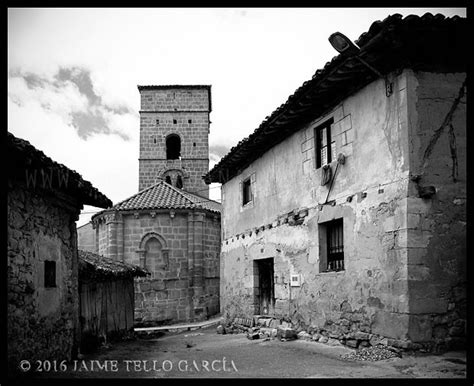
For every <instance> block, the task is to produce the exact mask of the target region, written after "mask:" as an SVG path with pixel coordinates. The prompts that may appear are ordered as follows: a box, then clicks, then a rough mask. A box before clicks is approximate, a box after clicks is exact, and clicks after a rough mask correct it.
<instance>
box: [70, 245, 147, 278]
mask: <svg viewBox="0 0 474 386" xmlns="http://www.w3.org/2000/svg"><path fill="white" fill-rule="evenodd" d="M78 255H79V279H80V280H81V281H82V280H92V279H98V278H113V277H134V276H146V275H147V274H148V272H147V270H145V269H143V268H141V267H139V266H137V265H132V264H127V263H124V262H123V261H118V260H113V259H110V258H107V257H104V256H101V255H98V254H96V253H92V252H88V251H83V250H78Z"/></svg>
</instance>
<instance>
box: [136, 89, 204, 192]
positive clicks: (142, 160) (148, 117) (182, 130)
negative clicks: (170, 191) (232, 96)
mask: <svg viewBox="0 0 474 386" xmlns="http://www.w3.org/2000/svg"><path fill="white" fill-rule="evenodd" d="M138 90H139V92H140V101H141V102H140V103H141V104H140V157H139V159H138V161H139V171H138V172H139V183H138V189H139V190H143V189H145V188H147V187H149V186H150V185H153V184H155V183H157V182H158V181H159V179H163V180H165V181H166V182H168V183H170V184H171V185H173V186H175V187H177V188H180V189H183V190H186V191H188V192H192V193H195V194H198V195H200V196H204V197H206V198H208V197H209V185H206V184H205V183H204V180H203V179H202V178H201V177H202V176H203V175H204V174H206V173H207V172H208V171H209V123H210V121H209V114H210V112H211V86H207V85H204V86H202V85H190V86H184V85H174V86H138Z"/></svg>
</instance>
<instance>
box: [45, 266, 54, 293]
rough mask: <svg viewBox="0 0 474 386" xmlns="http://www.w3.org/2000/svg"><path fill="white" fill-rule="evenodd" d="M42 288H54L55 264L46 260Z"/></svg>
mask: <svg viewBox="0 0 474 386" xmlns="http://www.w3.org/2000/svg"><path fill="white" fill-rule="evenodd" d="M44 287H45V288H51V287H56V262H55V261H49V260H46V261H45V262H44Z"/></svg>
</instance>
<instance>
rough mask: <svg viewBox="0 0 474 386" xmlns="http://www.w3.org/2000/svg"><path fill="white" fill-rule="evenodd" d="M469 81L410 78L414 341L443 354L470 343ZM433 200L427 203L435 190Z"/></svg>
mask: <svg viewBox="0 0 474 386" xmlns="http://www.w3.org/2000/svg"><path fill="white" fill-rule="evenodd" d="M465 79H466V74H464V73H462V74H461V73H459V74H432V73H426V72H414V73H410V77H409V88H410V96H411V98H412V101H413V103H412V104H411V105H412V106H413V107H414V108H413V110H412V111H410V115H411V121H412V122H413V125H412V126H411V137H412V140H411V141H410V151H411V154H412V155H411V162H410V168H411V175H412V179H411V183H410V191H409V197H408V198H407V203H406V205H407V212H408V216H409V219H410V223H411V226H410V229H408V230H407V235H406V244H407V259H408V289H409V294H410V314H411V317H410V336H411V337H412V339H416V340H417V341H421V342H432V343H433V344H434V345H436V346H438V347H440V348H464V347H465V341H466V338H465V337H466V329H467V324H466V312H467V305H466V279H467V278H466V255H467V251H466V226H467V219H466V199H467V191H466V177H467V176H466V150H467V149H466V95H467V89H466V87H465V86H466V85H465V84H463V82H465ZM430 187H432V188H433V189H434V194H433V195H424V194H423V192H426V190H427V189H428V188H430Z"/></svg>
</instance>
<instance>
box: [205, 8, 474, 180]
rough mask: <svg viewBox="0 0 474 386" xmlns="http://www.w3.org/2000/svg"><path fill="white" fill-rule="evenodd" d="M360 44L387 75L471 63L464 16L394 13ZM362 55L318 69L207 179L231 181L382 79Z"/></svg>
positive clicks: (453, 69)
mask: <svg viewBox="0 0 474 386" xmlns="http://www.w3.org/2000/svg"><path fill="white" fill-rule="evenodd" d="M355 43H356V44H357V45H358V46H359V47H360V52H359V53H358V54H356V56H357V57H360V58H361V59H363V60H365V61H366V62H367V63H369V64H370V65H372V66H373V67H374V68H376V69H377V70H378V71H379V72H380V73H382V74H388V73H390V72H392V71H397V70H401V69H404V68H412V69H413V70H420V71H434V72H465V71H466V68H467V54H466V52H467V51H468V50H467V47H468V46H469V44H468V34H467V19H466V18H461V17H459V16H454V17H452V18H446V17H445V16H443V15H441V14H437V15H435V16H433V15H432V14H431V13H427V14H425V15H423V16H422V17H419V16H415V15H409V16H407V17H405V18H402V16H401V15H399V14H395V15H391V16H389V17H387V18H386V19H385V20H383V21H376V22H374V23H372V25H371V26H370V28H369V30H368V31H367V32H365V33H363V34H362V35H361V36H360V37H359V39H358V40H357V41H356V42H355ZM328 44H329V42H328ZM356 56H352V57H347V56H344V55H343V54H339V55H337V56H335V57H333V59H332V60H331V61H330V62H328V63H326V65H325V66H324V68H323V69H319V70H317V71H316V73H315V74H314V75H313V77H312V78H311V79H310V80H308V81H306V82H304V83H303V85H302V86H300V87H299V88H298V89H297V90H296V91H295V92H294V93H293V94H292V95H290V96H289V98H288V99H287V101H286V102H285V103H283V104H282V105H281V106H280V107H278V108H277V109H276V110H275V111H273V112H272V113H271V114H270V116H267V117H266V118H265V120H264V121H263V122H262V123H261V124H260V126H259V127H258V128H257V129H255V130H254V132H253V133H252V134H250V135H249V136H248V137H247V138H244V139H243V140H241V141H240V142H239V143H238V144H237V145H236V146H234V147H232V148H231V149H230V151H229V153H228V154H226V155H225V156H224V157H223V158H222V159H221V160H220V161H219V162H218V163H217V164H216V165H215V166H214V167H213V168H212V169H211V170H210V171H209V172H208V173H207V174H206V175H205V176H204V180H205V181H206V183H211V182H220V183H225V182H227V181H229V180H230V179H231V178H233V177H234V176H236V175H237V174H238V173H240V170H242V169H244V168H245V167H247V166H248V165H249V164H250V163H252V162H253V161H255V160H256V159H257V158H259V157H260V156H262V155H263V154H264V153H265V152H266V151H267V150H269V149H270V148H272V147H273V146H275V145H277V144H278V143H280V142H282V141H283V140H284V139H285V138H287V137H289V136H290V135H292V134H293V133H295V131H297V130H299V129H300V128H301V127H302V125H304V124H307V123H308V122H311V121H312V120H314V119H317V118H319V117H321V116H322V115H324V114H325V113H327V112H329V111H330V110H331V109H333V108H334V107H336V106H337V105H338V104H339V103H341V102H342V101H343V100H344V99H346V98H347V97H349V96H350V95H352V94H354V93H355V92H357V91H358V90H360V89H361V88H362V87H364V86H366V85H367V84H369V83H370V82H372V81H374V80H375V79H377V75H375V74H374V72H372V71H371V70H369V69H368V68H367V67H366V66H364V65H363V64H362V63H361V62H360V61H359V60H358V59H357V58H356Z"/></svg>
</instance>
